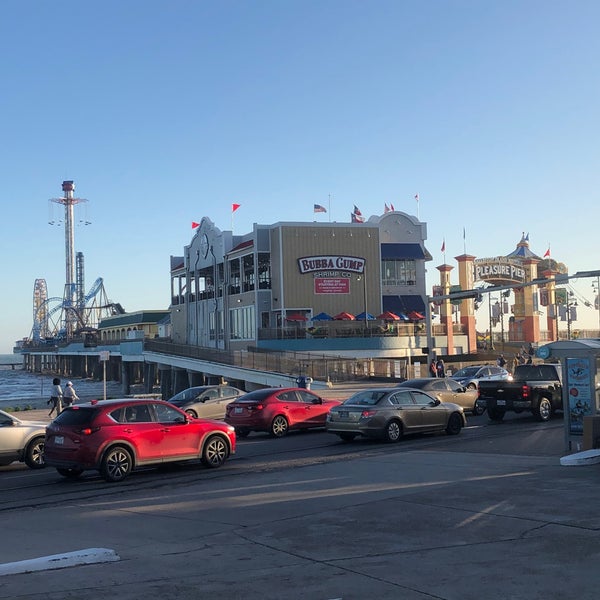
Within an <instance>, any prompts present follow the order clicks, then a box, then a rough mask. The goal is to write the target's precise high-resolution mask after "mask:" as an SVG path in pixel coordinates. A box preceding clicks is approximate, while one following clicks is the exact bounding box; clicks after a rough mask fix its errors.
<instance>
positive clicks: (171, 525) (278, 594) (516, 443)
mask: <svg viewBox="0 0 600 600" xmlns="http://www.w3.org/2000/svg"><path fill="white" fill-rule="evenodd" d="M563 436H564V434H563V427H562V420H560V419H556V420H553V421H551V422H549V423H537V422H535V421H534V420H533V419H532V418H531V417H528V416H525V415H519V416H512V417H507V419H506V420H505V422H503V423H499V424H498V423H490V422H489V421H488V419H487V417H486V416H485V415H484V416H481V417H471V418H470V419H469V427H468V428H467V429H465V430H464V431H463V432H462V433H461V435H459V436H446V435H444V434H440V435H426V436H416V437H410V438H406V439H404V440H402V441H401V442H400V443H398V444H394V445H389V444H383V443H379V442H374V441H369V440H359V441H355V442H353V443H350V444H346V443H343V442H341V441H339V440H338V439H337V438H336V437H335V436H332V435H330V434H327V433H325V432H323V431H318V432H310V433H293V434H290V435H289V436H288V437H286V438H282V439H271V438H269V437H268V436H266V435H264V434H251V435H250V436H249V437H248V438H246V439H242V440H239V442H238V452H237V454H236V455H235V457H233V458H232V460H230V461H229V462H228V463H227V464H226V465H225V466H224V467H223V468H221V469H218V470H206V469H203V468H201V467H200V466H199V465H194V464H188V465H182V466H176V467H170V468H168V469H148V470H145V471H140V472H138V473H135V474H133V475H132V476H130V478H128V479H127V480H126V481H125V482H123V483H122V484H118V485H115V484H107V483H105V482H104V481H103V480H101V479H100V478H99V477H98V476H97V475H95V474H86V476H85V477H83V478H81V479H80V480H78V481H75V482H73V481H67V480H64V479H63V478H62V477H60V476H58V475H57V474H56V472H54V471H53V470H51V469H43V470H40V471H31V470H28V469H27V468H26V467H23V466H21V465H11V466H10V467H3V468H0V511H1V515H2V523H3V526H2V536H1V537H0V539H1V540H2V541H1V542H0V564H1V563H8V562H12V561H19V560H26V559H32V558H36V557H42V556H47V555H53V554H57V553H64V552H72V551H75V550H82V549H87V548H106V549H111V550H113V551H114V552H115V553H116V555H118V557H119V558H120V560H118V561H117V562H108V563H101V564H93V565H86V566H77V567H72V568H66V569H59V570H47V571H42V572H34V573H28V574H22V575H4V576H0V598H11V599H25V598H27V599H37V598H44V599H50V600H53V599H61V600H62V599H64V598H69V599H71V600H73V599H79V598H81V599H83V598H85V599H86V600H89V599H95V598H107V597H112V598H117V599H124V600H129V599H139V598H143V597H152V598H158V597H168V598H182V599H192V598H193V599H196V598H206V597H212V598H228V599H231V598H233V599H237V598H240V599H241V598H244V599H254V598H256V599H259V598H260V599H271V598H272V599H283V598H285V599H292V600H293V599H296V598H307V599H315V600H321V599H324V600H327V599H333V598H344V599H362V598H365V599H367V598H368V599H370V598H390V599H396V598H402V599H405V598H406V599H408V600H413V599H415V600H416V599H426V598H427V599H431V598H440V599H441V598H443V599H448V600H450V599H457V600H458V599H461V600H463V599H471V598H473V599H475V598H477V600H481V598H486V599H496V598H498V599H500V598H502V599H503V600H505V599H506V598H524V599H525V598H526V599H527V600H534V599H536V598H540V599H541V598H544V600H548V599H553V598H557V599H558V598H560V599H561V600H563V599H565V598H583V599H587V598H589V599H592V598H594V599H595V598H597V597H598V585H599V583H600V582H599V581H598V580H599V579H600V578H599V577H598V576H597V574H596V573H597V570H596V563H597V552H598V551H597V549H598V547H600V545H599V542H600V539H599V537H600V534H599V533H598V527H599V525H600V519H599V517H600V515H599V514H598V510H597V508H596V507H597V506H598V505H599V501H600V491H599V490H598V486H597V480H598V475H599V471H598V468H596V467H561V466H560V465H559V458H560V456H562V455H563V454H564V437H563Z"/></svg>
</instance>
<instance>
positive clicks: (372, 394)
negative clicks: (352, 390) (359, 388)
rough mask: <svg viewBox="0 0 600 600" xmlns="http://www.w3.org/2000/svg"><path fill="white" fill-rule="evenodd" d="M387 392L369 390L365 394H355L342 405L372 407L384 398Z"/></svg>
mask: <svg viewBox="0 0 600 600" xmlns="http://www.w3.org/2000/svg"><path fill="white" fill-rule="evenodd" d="M387 393H388V392H387V391H381V390H379V391H378V390H369V391H366V392H357V393H356V394H354V395H353V396H350V398H348V399H347V400H344V402H343V403H342V404H354V405H360V406H374V405H375V404H377V403H378V402H379V401H380V400H381V399H382V398H383V397H384V396H386V395H387Z"/></svg>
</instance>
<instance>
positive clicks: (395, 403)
mask: <svg viewBox="0 0 600 600" xmlns="http://www.w3.org/2000/svg"><path fill="white" fill-rule="evenodd" d="M387 400H388V401H389V404H390V407H389V408H387V407H386V408H384V406H387V405H380V403H381V401H380V403H378V404H377V410H382V412H383V411H384V412H386V413H389V414H386V415H385V421H386V422H387V421H388V420H389V419H390V418H391V417H393V416H397V417H399V418H400V420H401V421H402V426H403V428H404V430H405V431H413V432H417V431H420V430H421V429H422V428H423V415H422V414H421V413H422V410H421V407H420V406H417V405H416V404H415V401H414V398H413V394H412V392H411V391H410V390H399V391H398V392H395V393H394V394H392V395H391V396H389V398H388V399H387Z"/></svg>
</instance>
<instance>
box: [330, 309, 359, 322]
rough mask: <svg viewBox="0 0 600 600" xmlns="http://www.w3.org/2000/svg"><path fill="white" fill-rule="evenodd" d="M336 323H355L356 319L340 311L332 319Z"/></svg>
mask: <svg viewBox="0 0 600 600" xmlns="http://www.w3.org/2000/svg"><path fill="white" fill-rule="evenodd" d="M333 318H334V320H336V321H355V320H356V317H355V316H354V315H352V314H350V313H349V312H345V311H342V312H341V313H338V314H337V315H335V317H333Z"/></svg>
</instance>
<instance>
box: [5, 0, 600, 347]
mask: <svg viewBox="0 0 600 600" xmlns="http://www.w3.org/2000/svg"><path fill="white" fill-rule="evenodd" d="M598 22H600V4H599V3H598V2H595V1H576V2H571V3H567V2H557V1H552V0H551V1H543V2H542V1H531V0H522V1H518V2H517V1H510V0H508V1H503V2H480V1H447V2H443V1H435V2H434V1H429V2H428V1H425V2H422V1H414V2H404V1H400V0H397V1H393V2H388V1H373V2H364V1H353V0H343V1H342V0H329V1H328V0H320V1H306V0H305V1H302V2H299V1H298V2H297V1H293V0H288V1H284V0H278V1H261V2H242V1H227V0H225V1H219V2H200V1H194V2H192V1H177V0H173V1H170V2H164V1H163V2H156V1H153V0H143V1H127V2H122V1H119V2H116V1H113V0H105V1H104V2H101V3H89V2H70V1H69V2H67V1H60V0H58V1H57V2H52V3H49V2H46V1H36V0H34V1H30V2H22V1H20V0H7V1H6V2H4V3H3V4H2V19H1V22H0V49H1V51H2V56H3V60H2V62H1V63H0V74H1V77H2V84H3V85H2V111H1V113H0V123H1V131H2V140H3V144H2V148H1V149H0V153H1V156H0V158H1V160H0V173H1V175H2V188H3V194H4V201H3V203H2V206H3V211H4V219H3V220H2V223H3V226H2V235H1V236H0V244H1V246H0V248H1V251H2V256H3V261H2V270H3V280H4V285H3V290H4V291H3V293H2V294H1V296H0V303H1V306H0V314H1V315H2V317H1V319H2V321H1V323H0V325H1V327H0V332H1V334H0V352H10V351H11V350H12V346H13V343H14V341H15V340H16V339H19V338H21V337H24V336H27V335H29V333H30V331H31V326H32V312H33V301H32V295H33V285H34V281H35V279H36V278H45V279H46V281H47V285H48V291H49V295H50V296H62V293H63V286H64V281H65V258H64V256H65V249H64V230H63V229H62V228H59V227H56V226H50V225H49V224H48V217H49V209H48V199H49V198H52V197H58V196H61V195H62V192H61V183H62V181H63V180H65V179H73V180H74V181H75V184H76V196H78V197H82V198H86V199H88V203H87V205H86V206H87V210H86V212H85V214H83V213H80V216H83V217H84V218H87V219H88V220H90V221H91V222H92V223H91V225H89V226H81V227H77V228H76V230H75V249H76V251H80V252H83V253H84V255H85V272H86V288H87V289H89V288H90V287H91V286H92V284H93V282H94V281H95V279H96V278H97V277H102V278H103V279H104V286H105V289H106V291H107V294H108V296H109V298H110V299H111V300H113V301H115V302H120V303H121V304H122V305H123V306H124V307H125V309H126V310H128V311H134V310H141V309H164V308H167V307H168V304H169V295H170V283H169V257H170V255H181V254H183V248H184V246H185V245H186V244H188V243H189V241H190V240H191V237H192V235H193V231H192V229H191V222H192V221H193V220H196V221H199V220H200V219H201V218H202V217H203V216H209V217H210V218H211V220H213V221H214V222H215V224H216V225H217V226H218V227H220V228H221V229H230V228H231V204H232V203H233V202H235V203H239V204H241V208H240V209H239V210H238V211H237V212H236V213H235V220H234V231H235V233H245V232H247V231H249V230H251V228H252V224H253V223H255V222H256V223H271V222H276V221H312V220H328V219H331V220H332V221H340V222H341V221H344V222H346V221H349V220H350V212H351V210H352V207H353V206H354V205H357V206H358V207H359V208H360V210H361V211H362V213H363V215H365V216H366V217H367V218H368V217H369V216H370V215H373V214H382V213H383V209H384V204H385V203H387V204H390V203H391V204H393V205H394V207H395V208H396V209H397V210H402V211H404V212H407V213H409V214H416V213H417V205H416V201H415V199H414V196H415V194H417V193H418V194H419V197H420V203H419V216H420V218H421V220H423V221H425V222H426V223H427V225H428V241H427V248H428V250H429V251H430V252H431V254H432V255H433V257H434V260H433V261H432V262H431V263H428V272H429V279H428V284H429V287H430V286H431V285H433V284H435V283H437V282H438V271H437V269H436V268H435V267H436V266H438V265H439V264H441V263H442V262H443V261H444V256H443V254H442V253H441V252H440V250H441V245H442V241H443V240H444V239H445V242H446V262H448V263H450V264H454V265H456V263H455V261H454V256H457V255H459V254H461V253H462V252H463V250H464V246H463V227H464V229H465V232H466V250H467V252H468V253H470V254H473V255H475V256H478V257H485V256H497V255H504V254H507V253H509V252H510V251H512V250H513V249H514V247H515V246H516V244H517V242H518V241H519V239H520V238H521V234H522V232H523V231H526V232H528V233H529V239H530V245H531V249H532V250H533V251H534V252H536V253H537V254H539V255H542V254H543V253H544V252H545V251H546V250H547V248H548V245H549V244H550V247H551V253H552V257H553V258H555V259H556V260H559V261H561V262H564V263H565V264H566V265H567V266H568V267H569V272H570V273H575V272H577V271H583V270H592V269H598V268H600V260H599V257H598V246H599V245H598V237H597V228H598V223H599V222H600V208H599V203H598V195H599V190H600V181H599V179H600V169H599V168H598V139H600V135H599V134H600V123H599V121H600V111H599V110H598V106H600V78H599V75H598V69H597V60H598V56H600V47H599V46H600V38H599V37H598V35H597V24H598ZM329 196H331V205H330V206H331V212H330V213H329V214H326V215H324V214H319V215H315V214H314V213H313V204H314V203H319V204H323V205H325V206H328V204H329ZM573 286H574V288H575V290H576V291H577V293H578V294H579V295H580V297H581V298H584V299H588V300H592V301H593V297H594V294H593V291H592V286H591V280H583V281H574V282H573ZM597 324H598V313H597V311H594V310H593V309H581V310H580V311H579V321H578V322H577V324H576V326H577V327H586V326H587V327H590V328H591V327H597ZM564 326H565V325H564V324H561V327H564Z"/></svg>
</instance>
